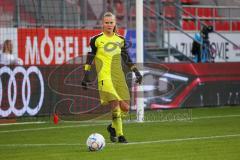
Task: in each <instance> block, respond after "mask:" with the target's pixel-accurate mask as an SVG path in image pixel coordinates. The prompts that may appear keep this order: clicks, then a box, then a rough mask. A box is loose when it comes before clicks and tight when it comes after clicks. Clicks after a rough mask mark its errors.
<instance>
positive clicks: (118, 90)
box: [98, 80, 130, 105]
mask: <svg viewBox="0 0 240 160" xmlns="http://www.w3.org/2000/svg"><path fill="white" fill-rule="evenodd" d="M98 90H99V95H100V99H101V104H102V105H106V104H108V103H109V102H110V101H113V100H119V101H121V100H128V101H129V100H130V94H129V90H128V86H127V84H126V82H125V81H118V82H116V81H115V82H113V81H112V80H102V81H99V82H98Z"/></svg>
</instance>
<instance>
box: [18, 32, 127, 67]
mask: <svg viewBox="0 0 240 160" xmlns="http://www.w3.org/2000/svg"><path fill="white" fill-rule="evenodd" d="M100 32H101V30H83V29H58V28H37V29H36V28H34V29H26V28H20V29H18V56H19V58H21V59H22V60H23V61H24V64H25V65H55V64H64V63H68V61H69V60H72V59H74V58H76V57H79V56H82V55H85V54H86V53H87V51H88V43H89V39H90V38H91V37H92V36H94V35H96V34H99V33H100ZM123 33H124V30H120V34H123Z"/></svg>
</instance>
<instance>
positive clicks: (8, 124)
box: [0, 121, 46, 126]
mask: <svg viewBox="0 0 240 160" xmlns="http://www.w3.org/2000/svg"><path fill="white" fill-rule="evenodd" d="M43 123H46V122H44V121H41V122H16V123H2V124H0V126H11V125H24V124H43Z"/></svg>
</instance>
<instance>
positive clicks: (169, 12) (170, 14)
mask: <svg viewBox="0 0 240 160" xmlns="http://www.w3.org/2000/svg"><path fill="white" fill-rule="evenodd" d="M163 15H164V16H165V17H166V18H175V17H176V8H175V7H174V6H165V7H164V8H163Z"/></svg>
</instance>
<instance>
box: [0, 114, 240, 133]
mask: <svg viewBox="0 0 240 160" xmlns="http://www.w3.org/2000/svg"><path fill="white" fill-rule="evenodd" d="M231 117H240V115H224V116H202V117H195V118H191V119H192V120H199V119H215V118H231ZM185 121H188V120H178V121H177V122H185ZM159 122H160V123H164V122H175V121H167V120H166V121H145V122H143V123H159ZM79 123H81V122H79ZM82 123H85V122H82ZM127 123H138V122H136V121H132V122H127ZM63 124H64V123H63ZM106 124H109V122H107V123H106V122H105V121H104V122H103V123H95V124H86V123H85V124H79V125H69V126H59V125H58V126H54V127H42V128H26V129H15V130H4V131H0V133H14V132H25V131H39V130H50V129H63V128H75V127H76V128H77V127H89V126H103V125H106Z"/></svg>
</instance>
